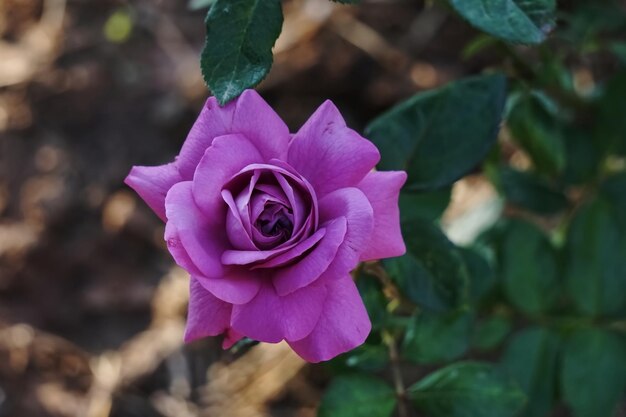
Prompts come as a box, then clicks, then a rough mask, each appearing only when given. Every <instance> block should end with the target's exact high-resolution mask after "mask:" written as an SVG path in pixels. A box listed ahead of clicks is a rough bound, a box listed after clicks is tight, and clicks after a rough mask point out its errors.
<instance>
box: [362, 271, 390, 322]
mask: <svg viewBox="0 0 626 417" xmlns="http://www.w3.org/2000/svg"><path fill="white" fill-rule="evenodd" d="M356 286H357V288H358V289H359V294H361V298H362V299H363V304H365V308H366V309H367V314H368V315H369V317H370V320H371V321H372V327H373V328H374V329H377V328H379V327H381V326H383V325H384V324H385V322H386V319H387V300H386V298H385V295H384V294H383V290H382V286H381V285H380V283H379V282H378V280H377V279H376V277H374V276H372V275H369V274H367V273H365V272H361V273H360V274H359V276H358V278H357V280H356Z"/></svg>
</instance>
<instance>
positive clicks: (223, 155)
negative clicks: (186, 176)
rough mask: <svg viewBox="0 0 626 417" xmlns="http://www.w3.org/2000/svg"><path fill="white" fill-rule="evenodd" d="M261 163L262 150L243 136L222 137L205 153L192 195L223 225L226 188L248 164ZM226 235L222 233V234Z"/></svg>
mask: <svg viewBox="0 0 626 417" xmlns="http://www.w3.org/2000/svg"><path fill="white" fill-rule="evenodd" d="M260 160H261V154H260V153H259V151H258V150H257V149H256V147H254V145H252V143H250V141H249V140H248V139H246V138H245V137H244V136H242V135H227V136H220V137H218V138H216V139H215V140H214V141H213V144H212V145H211V147H210V148H209V149H207V150H206V152H205V153H204V156H203V157H202V160H200V163H199V164H198V167H197V169H196V172H195V174H194V177H193V196H194V199H195V200H196V203H197V204H198V207H200V209H201V210H202V212H203V213H204V214H205V215H206V216H207V217H208V218H209V219H211V220H212V221H217V222H223V221H224V220H225V217H226V209H225V208H226V204H224V200H222V197H221V192H222V188H223V187H224V185H225V184H226V183H227V182H228V181H229V180H230V179H231V178H232V177H233V176H234V175H235V174H237V173H238V172H240V171H241V170H242V169H243V168H245V167H246V166H247V165H250V164H252V163H255V162H258V161H260ZM222 232H223V231H222Z"/></svg>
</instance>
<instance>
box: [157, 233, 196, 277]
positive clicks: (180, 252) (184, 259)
mask: <svg viewBox="0 0 626 417" xmlns="http://www.w3.org/2000/svg"><path fill="white" fill-rule="evenodd" d="M165 243H166V245H167V250H168V251H169V252H170V254H171V255H172V257H173V258H174V261H176V264H178V265H179V266H180V267H182V268H183V269H185V270H186V271H187V272H189V273H190V274H191V275H202V272H200V270H199V269H198V267H197V266H196V264H194V263H193V261H192V260H191V258H190V257H189V254H188V253H187V251H186V250H185V248H184V247H183V244H182V242H181V241H180V237H179V236H178V230H176V226H174V223H172V222H167V223H165Z"/></svg>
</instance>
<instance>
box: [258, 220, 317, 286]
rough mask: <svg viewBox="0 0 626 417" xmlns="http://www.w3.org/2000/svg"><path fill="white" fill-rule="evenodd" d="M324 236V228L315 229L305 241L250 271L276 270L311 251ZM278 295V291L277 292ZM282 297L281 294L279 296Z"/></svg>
mask: <svg viewBox="0 0 626 417" xmlns="http://www.w3.org/2000/svg"><path fill="white" fill-rule="evenodd" d="M325 235H326V228H323V227H322V228H319V229H317V231H316V232H315V233H313V234H312V235H311V236H309V237H307V238H306V239H304V240H303V241H301V242H299V243H297V244H294V245H291V248H290V249H288V250H286V251H284V252H282V253H281V254H280V255H278V256H275V257H273V258H271V259H269V260H268V261H267V262H263V263H262V264H258V265H255V266H254V267H252V269H256V268H276V267H279V266H283V265H286V264H288V263H290V262H292V261H294V260H296V259H298V258H299V257H300V256H302V255H303V254H304V253H306V252H308V251H309V250H311V248H313V247H314V246H315V245H317V243H318V242H319V241H320V240H322V239H323V238H324V236H325ZM279 293H280V291H279ZM280 295H283V294H280Z"/></svg>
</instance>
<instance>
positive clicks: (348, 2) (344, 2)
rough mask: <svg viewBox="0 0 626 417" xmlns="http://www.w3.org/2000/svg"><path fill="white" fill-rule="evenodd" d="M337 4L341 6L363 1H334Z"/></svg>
mask: <svg viewBox="0 0 626 417" xmlns="http://www.w3.org/2000/svg"><path fill="white" fill-rule="evenodd" d="M332 1H334V2H335V3H341V4H358V3H360V2H361V0H332Z"/></svg>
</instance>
